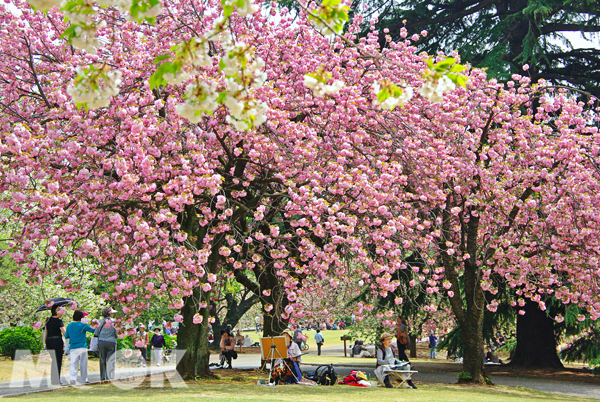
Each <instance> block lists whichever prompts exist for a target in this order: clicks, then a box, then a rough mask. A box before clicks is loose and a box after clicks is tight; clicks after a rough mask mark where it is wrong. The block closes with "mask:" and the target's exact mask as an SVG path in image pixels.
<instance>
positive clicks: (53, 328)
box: [44, 305, 166, 385]
mask: <svg viewBox="0 0 600 402" xmlns="http://www.w3.org/2000/svg"><path fill="white" fill-rule="evenodd" d="M64 312H65V308H64V307H60V306H58V305H53V306H52V307H51V308H50V314H51V315H50V317H49V318H48V320H47V321H46V323H45V325H44V329H45V331H46V339H45V346H46V349H47V350H48V351H50V356H51V359H52V366H51V374H50V382H51V384H52V385H61V378H60V377H61V369H62V361H63V357H64V355H65V354H68V355H69V358H70V360H71V368H70V372H69V384H71V385H75V384H76V381H77V373H78V372H80V374H81V383H82V384H85V383H88V344H87V338H86V334H87V333H88V332H89V333H93V336H94V337H97V338H98V339H97V352H98V356H99V358H100V380H101V381H108V380H112V379H114V378H115V360H116V356H115V353H116V351H117V330H116V329H115V327H114V325H113V318H114V315H115V313H116V312H117V311H116V310H114V309H113V308H112V307H110V306H107V307H105V308H103V309H102V319H101V320H100V322H99V323H98V326H97V327H96V328H95V329H94V328H92V327H91V326H90V325H89V324H87V323H84V322H82V319H83V318H84V317H86V316H87V315H88V313H86V312H84V311H83V310H75V311H74V312H73V317H72V320H71V322H70V323H69V325H67V326H66V327H65V324H64V322H63V320H62V316H63V314H64ZM67 340H68V343H65V341H67ZM134 344H135V349H136V350H139V355H138V367H140V366H142V365H143V366H144V367H146V361H147V353H146V351H147V348H148V345H150V346H151V349H152V350H153V351H154V354H155V355H154V359H155V361H156V362H157V364H156V365H157V366H160V363H161V360H162V352H163V348H165V347H166V343H165V338H164V336H163V335H162V334H161V333H160V328H159V327H156V328H155V329H154V334H153V335H152V338H150V335H149V333H148V332H146V326H145V325H144V324H140V325H139V326H138V331H137V333H136V335H135V336H134ZM65 345H67V349H66V350H65Z"/></svg>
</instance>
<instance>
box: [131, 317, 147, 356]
mask: <svg viewBox="0 0 600 402" xmlns="http://www.w3.org/2000/svg"><path fill="white" fill-rule="evenodd" d="M149 338H150V335H149V334H148V331H146V326H145V325H144V324H143V323H140V325H139V326H138V331H137V332H136V334H135V336H134V338H133V342H134V346H135V348H136V349H137V350H139V351H140V355H139V356H138V367H140V366H143V367H146V362H147V361H148V354H147V352H148V344H149V343H150V339H149Z"/></svg>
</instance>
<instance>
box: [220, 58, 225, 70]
mask: <svg viewBox="0 0 600 402" xmlns="http://www.w3.org/2000/svg"><path fill="white" fill-rule="evenodd" d="M225 67H227V65H226V64H225V62H224V61H223V59H221V60H219V70H221V71H222V70H223V69H224V68H225Z"/></svg>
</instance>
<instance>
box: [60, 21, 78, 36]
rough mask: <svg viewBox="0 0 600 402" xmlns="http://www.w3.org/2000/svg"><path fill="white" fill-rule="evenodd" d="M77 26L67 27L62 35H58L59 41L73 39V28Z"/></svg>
mask: <svg viewBox="0 0 600 402" xmlns="http://www.w3.org/2000/svg"><path fill="white" fill-rule="evenodd" d="M76 26H77V25H73V24H71V25H69V27H68V28H67V29H65V30H64V31H63V33H62V35H60V37H61V39H67V40H69V39H71V38H74V37H75V27H76Z"/></svg>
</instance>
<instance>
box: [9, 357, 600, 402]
mask: <svg viewBox="0 0 600 402" xmlns="http://www.w3.org/2000/svg"><path fill="white" fill-rule="evenodd" d="M340 350H342V351H343V348H335V347H333V348H330V350H327V349H326V348H323V351H322V352H323V353H322V355H323V356H340V353H339V352H340ZM329 353H331V354H329ZM311 354H312V353H311ZM218 359H219V356H218V355H211V359H210V361H211V363H212V362H218ZM365 363H366V362H360V363H359V362H357V364H356V365H353V366H352V367H350V366H345V365H336V366H335V370H336V372H337V373H338V375H340V376H342V377H344V376H346V375H348V373H349V372H350V371H351V370H353V369H358V370H361V371H364V372H365V373H366V374H367V375H369V376H370V377H371V378H374V377H375V375H374V373H373V371H374V369H375V368H374V366H373V364H365ZM233 365H234V368H237V369H255V368H258V367H259V366H260V355H258V354H240V355H239V356H238V359H237V360H234V363H233ZM416 365H417V366H418V363H417V364H416ZM315 368H316V365H308V364H304V365H302V371H303V372H310V371H314V370H315ZM415 368H416V369H418V367H415ZM174 369H175V365H174V364H168V365H165V366H161V367H148V368H137V367H136V368H128V369H120V370H117V378H118V379H126V378H140V379H141V378H142V377H143V376H145V375H147V374H157V373H166V377H167V378H168V377H170V376H172V374H169V372H171V371H174ZM63 374H67V373H63ZM88 377H89V380H90V383H98V382H99V380H100V378H99V377H100V376H99V373H98V372H90V373H89V375H88ZM66 379H67V377H66V376H63V381H65V380H66ZM413 380H414V382H415V383H416V384H417V386H418V385H419V384H420V383H421V384H455V383H456V373H448V372H439V371H431V370H423V369H421V370H419V373H418V374H415V375H414V376H413ZM492 381H493V382H494V383H495V384H498V385H507V386H512V387H524V388H530V389H535V390H539V391H545V392H552V393H556V394H562V395H570V396H578V397H583V398H589V399H598V400H600V384H598V385H595V384H585V383H570V382H566V381H552V380H544V379H529V378H516V377H505V376H495V377H494V376H492ZM49 384H50V379H49V377H43V378H34V379H31V380H24V381H16V382H12V383H11V382H4V383H0V397H4V396H14V395H20V394H25V393H32V392H41V391H50V390H53V389H58V388H60V387H56V386H51V385H49Z"/></svg>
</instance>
